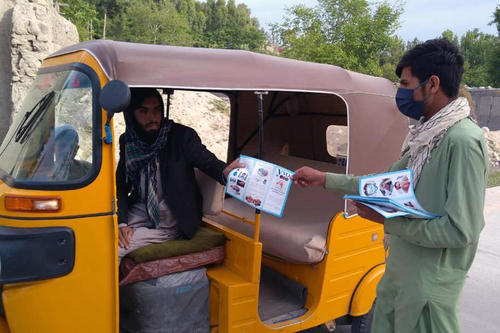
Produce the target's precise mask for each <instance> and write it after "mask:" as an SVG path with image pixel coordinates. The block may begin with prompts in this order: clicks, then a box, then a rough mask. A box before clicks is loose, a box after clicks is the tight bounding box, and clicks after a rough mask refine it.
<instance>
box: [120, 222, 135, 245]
mask: <svg viewBox="0 0 500 333" xmlns="http://www.w3.org/2000/svg"><path fill="white" fill-rule="evenodd" d="M133 234H134V229H132V228H131V227H121V228H118V245H119V246H120V247H123V248H124V249H128V248H129V247H130V238H132V235H133Z"/></svg>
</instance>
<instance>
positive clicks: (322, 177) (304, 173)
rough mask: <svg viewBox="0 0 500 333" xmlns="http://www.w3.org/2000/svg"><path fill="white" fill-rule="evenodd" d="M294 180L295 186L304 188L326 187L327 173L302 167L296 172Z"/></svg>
mask: <svg viewBox="0 0 500 333" xmlns="http://www.w3.org/2000/svg"><path fill="white" fill-rule="evenodd" d="M292 179H293V182H294V183H295V184H299V185H300V186H302V187H307V186H325V181H326V172H322V171H319V170H316V169H313V168H310V167H302V168H300V169H298V170H297V171H295V174H294V175H293V176H292Z"/></svg>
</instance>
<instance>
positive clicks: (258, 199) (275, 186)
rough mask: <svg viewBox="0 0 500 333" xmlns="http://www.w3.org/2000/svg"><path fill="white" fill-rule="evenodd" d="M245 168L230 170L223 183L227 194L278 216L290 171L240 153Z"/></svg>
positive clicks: (281, 209) (283, 200)
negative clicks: (225, 181)
mask: <svg viewBox="0 0 500 333" xmlns="http://www.w3.org/2000/svg"><path fill="white" fill-rule="evenodd" d="M239 162H240V163H243V164H245V166H246V167H245V168H240V169H234V170H232V171H231V172H230V173H229V175H228V177H227V183H226V193H227V194H229V195H230V196H232V197H234V198H236V199H238V200H240V201H242V202H244V203H246V204H248V205H250V206H252V207H255V208H258V209H260V210H262V211H264V212H266V213H269V214H272V215H275V216H278V217H281V216H282V215H283V211H284V209H285V204H286V200H287V198H288V192H289V191H290V186H291V185H292V179H291V177H292V175H293V172H292V171H290V170H288V169H285V168H282V167H280V166H278V165H276V164H272V163H269V162H265V161H262V160H259V159H256V158H253V157H250V156H246V155H240V158H239Z"/></svg>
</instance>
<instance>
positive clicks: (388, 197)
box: [344, 169, 437, 219]
mask: <svg viewBox="0 0 500 333" xmlns="http://www.w3.org/2000/svg"><path fill="white" fill-rule="evenodd" d="M359 194H360V195H346V196H344V199H350V200H353V201H356V202H359V203H361V204H363V205H365V206H368V207H370V208H371V209H373V210H375V211H376V212H377V213H379V214H380V215H382V216H384V217H385V218H391V217H396V216H407V217H412V218H421V219H433V218H436V217H437V216H436V215H434V214H431V213H429V212H427V211H426V210H425V209H423V208H422V206H420V204H419V203H418V201H417V198H416V197H415V192H414V191H413V177H412V171H411V170H410V169H405V170H400V171H394V172H387V173H381V174H377V175H371V176H364V177H360V178H359Z"/></svg>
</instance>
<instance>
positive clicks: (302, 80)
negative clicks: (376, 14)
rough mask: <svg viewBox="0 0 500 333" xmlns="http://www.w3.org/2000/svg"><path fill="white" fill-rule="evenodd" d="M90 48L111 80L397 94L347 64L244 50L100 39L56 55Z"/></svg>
mask: <svg viewBox="0 0 500 333" xmlns="http://www.w3.org/2000/svg"><path fill="white" fill-rule="evenodd" d="M80 50H85V51H87V52H89V53H91V54H92V55H93V56H94V57H95V58H96V59H97V61H98V62H99V63H100V64H101V66H102V68H103V69H104V71H105V72H106V75H107V76H108V77H109V79H120V80H122V81H125V82H126V83H127V84H128V85H129V86H132V87H137V86H151V87H171V88H185V89H197V90H198V89H199V90H201V89H203V90H271V91H273V90H279V91H309V92H334V93H338V94H340V95H343V94H349V93H355V92H363V93H368V94H380V95H389V96H394V88H393V85H392V84H391V83H390V82H389V81H388V80H385V79H382V78H377V77H373V76H368V75H363V74H359V73H355V72H351V71H348V70H345V69H343V68H340V67H337V66H332V65H325V64H317V63H311V62H305V61H298V60H292V59H287V58H281V57H275V56H269V55H264V54H259V53H253V52H249V51H242V50H223V49H207V48H194V47H177V46H164V45H149V44H137V43H126V42H116V41H111V40H94V41H88V42H83V43H80V44H76V45H73V46H70V47H67V48H64V49H61V50H59V51H57V52H56V53H54V54H52V55H51V56H50V57H55V56H58V55H62V54H67V53H72V52H75V51H80Z"/></svg>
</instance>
